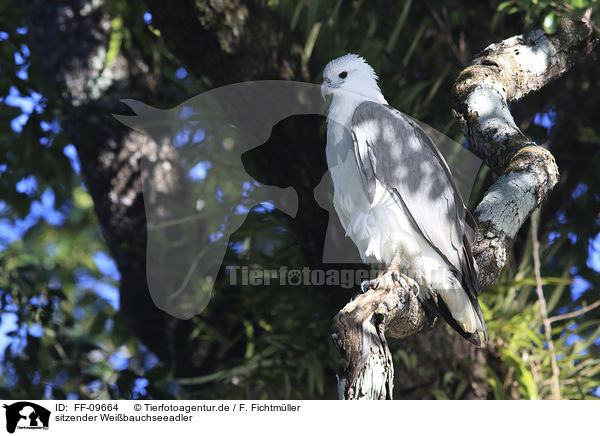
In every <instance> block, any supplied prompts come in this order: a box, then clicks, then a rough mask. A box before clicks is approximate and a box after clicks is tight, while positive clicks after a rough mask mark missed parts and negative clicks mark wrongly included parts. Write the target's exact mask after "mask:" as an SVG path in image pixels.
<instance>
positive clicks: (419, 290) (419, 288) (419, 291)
mask: <svg viewBox="0 0 600 436" xmlns="http://www.w3.org/2000/svg"><path fill="white" fill-rule="evenodd" d="M415 285H416V286H417V293H416V294H415V297H418V296H419V294H420V293H421V287H420V286H419V284H418V283H417V282H415Z"/></svg>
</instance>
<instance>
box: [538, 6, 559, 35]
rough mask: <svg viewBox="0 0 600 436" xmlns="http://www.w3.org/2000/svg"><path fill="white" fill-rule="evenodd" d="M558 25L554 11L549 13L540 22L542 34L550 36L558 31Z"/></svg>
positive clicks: (557, 18)
mask: <svg viewBox="0 0 600 436" xmlns="http://www.w3.org/2000/svg"><path fill="white" fill-rule="evenodd" d="M559 24H560V18H559V17H558V16H557V15H556V11H551V12H550V13H548V14H547V15H546V16H545V17H544V21H542V27H543V28H544V32H546V33H547V34H549V35H552V34H553V33H554V32H556V30H557V29H558V25H559Z"/></svg>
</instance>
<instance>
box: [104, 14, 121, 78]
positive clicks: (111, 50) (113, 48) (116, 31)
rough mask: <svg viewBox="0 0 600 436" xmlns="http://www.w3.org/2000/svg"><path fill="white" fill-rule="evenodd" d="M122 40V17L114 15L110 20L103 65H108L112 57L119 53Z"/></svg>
mask: <svg viewBox="0 0 600 436" xmlns="http://www.w3.org/2000/svg"><path fill="white" fill-rule="evenodd" d="M122 42H123V18H122V17H121V16H119V15H118V16H116V17H115V18H113V19H112V21H111V22H110V37H109V40H108V51H107V53H106V59H104V67H103V68H106V67H108V66H109V65H110V63H111V62H112V61H113V59H114V58H116V57H117V55H118V54H119V50H120V49H121V43H122Z"/></svg>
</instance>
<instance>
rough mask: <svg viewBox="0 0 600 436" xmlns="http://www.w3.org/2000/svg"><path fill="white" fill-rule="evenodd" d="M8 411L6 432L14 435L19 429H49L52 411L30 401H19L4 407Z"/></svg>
mask: <svg viewBox="0 0 600 436" xmlns="http://www.w3.org/2000/svg"><path fill="white" fill-rule="evenodd" d="M4 408H5V409H6V431H8V432H9V433H14V432H15V430H16V429H17V428H18V429H28V430H36V429H43V430H47V429H48V423H49V421H50V411H49V410H48V409H45V408H43V407H42V406H38V405H37V404H35V403H30V402H29V401H19V402H18V403H13V404H10V405H6V404H5V405H4Z"/></svg>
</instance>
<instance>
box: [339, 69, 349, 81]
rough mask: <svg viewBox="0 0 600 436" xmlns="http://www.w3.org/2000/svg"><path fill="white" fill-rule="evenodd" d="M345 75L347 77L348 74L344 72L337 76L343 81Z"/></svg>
mask: <svg viewBox="0 0 600 436" xmlns="http://www.w3.org/2000/svg"><path fill="white" fill-rule="evenodd" d="M347 75H348V73H347V72H346V71H342V72H341V73H340V74H339V77H340V79H345V78H346V76H347Z"/></svg>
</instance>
